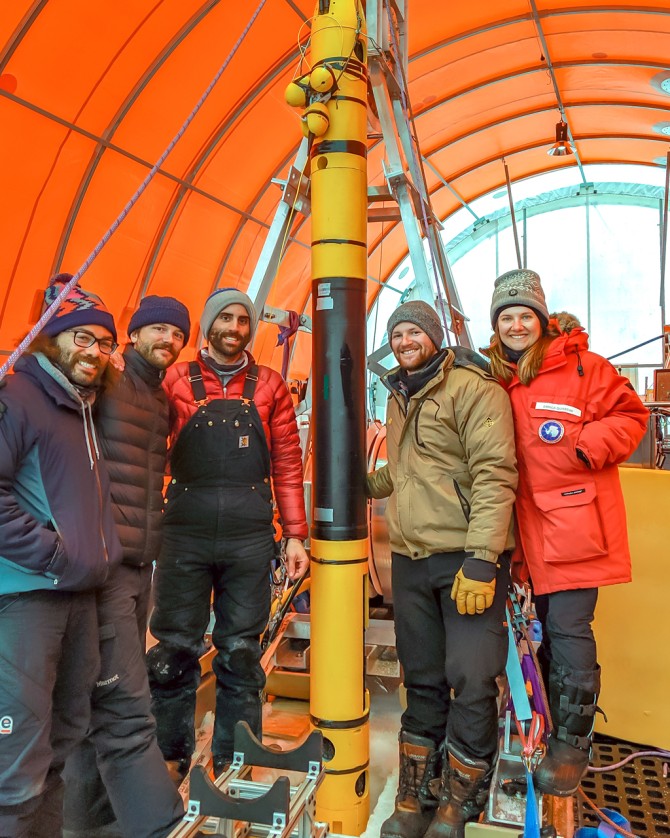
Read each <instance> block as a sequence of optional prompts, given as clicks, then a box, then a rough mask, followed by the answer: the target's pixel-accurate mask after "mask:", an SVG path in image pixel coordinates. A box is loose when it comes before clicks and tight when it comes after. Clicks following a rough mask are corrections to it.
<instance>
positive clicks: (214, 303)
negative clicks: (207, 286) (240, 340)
mask: <svg viewBox="0 0 670 838" xmlns="http://www.w3.org/2000/svg"><path fill="white" fill-rule="evenodd" d="M235 303H237V304H238V305H241V306H244V308H246V310H247V314H248V315H249V339H250V340H251V339H252V338H253V336H254V332H255V331H256V322H257V320H258V316H257V314H256V309H255V308H254V304H253V303H252V302H251V297H248V296H247V295H246V294H245V293H244V291H240V290H238V289H237V288H219V289H218V290H217V291H214V293H213V294H210V295H209V297H208V298H207V301H206V302H205V308H204V309H203V312H202V317H201V318H200V329H201V330H202V336H203V337H204V338H205V340H207V337H208V335H209V331H210V329H211V328H212V324H213V323H214V321H215V320H216V318H217V317H218V316H219V314H220V313H221V312H222V311H223V309H224V308H228V306H232V305H235Z"/></svg>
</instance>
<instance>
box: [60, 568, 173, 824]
mask: <svg viewBox="0 0 670 838" xmlns="http://www.w3.org/2000/svg"><path fill="white" fill-rule="evenodd" d="M151 576H152V567H151V566H147V567H132V566H129V565H120V566H119V567H117V568H116V569H115V570H114V571H113V572H112V574H111V575H110V576H109V578H108V579H107V581H106V583H105V585H104V586H103V587H102V588H101V589H100V590H99V591H98V592H97V611H98V621H99V625H100V657H101V668H100V675H99V677H98V680H97V684H96V687H95V690H94V692H93V696H92V708H91V728H90V733H89V737H88V739H87V740H86V741H85V742H84V743H82V744H81V746H80V747H79V748H77V749H76V751H75V752H74V753H73V754H72V756H71V757H70V759H69V760H68V763H67V767H66V772H65V775H64V778H65V781H66V791H65V808H64V812H65V827H66V829H68V830H69V831H71V832H73V833H75V834H77V833H79V834H80V835H82V836H84V835H86V836H93V835H95V832H94V830H95V828H96V827H100V826H103V825H105V824H109V823H111V822H112V821H113V820H114V816H115V815H116V819H117V821H118V825H119V828H120V832H121V834H123V835H124V836H128V838H131V837H132V838H163V836H165V835H167V834H168V833H169V832H170V831H171V830H172V829H173V828H174V826H175V825H176V824H177V823H178V822H179V820H180V819H181V818H182V816H183V814H184V809H183V805H182V800H181V797H180V796H179V794H178V792H177V790H176V788H175V786H174V783H173V782H172V780H171V779H170V776H169V775H168V772H167V769H166V767H165V762H164V760H163V756H162V754H161V752H160V749H159V748H158V743H157V741H156V725H155V722H154V718H153V716H152V714H151V696H150V693H149V683H148V679H147V671H146V665H145V662H144V650H145V646H146V618H147V608H148V603H149V597H150V589H151ZM96 754H97V765H96ZM105 790H106V792H107V794H105ZM107 796H108V797H109V801H111V807H110V806H109V801H108V799H107Z"/></svg>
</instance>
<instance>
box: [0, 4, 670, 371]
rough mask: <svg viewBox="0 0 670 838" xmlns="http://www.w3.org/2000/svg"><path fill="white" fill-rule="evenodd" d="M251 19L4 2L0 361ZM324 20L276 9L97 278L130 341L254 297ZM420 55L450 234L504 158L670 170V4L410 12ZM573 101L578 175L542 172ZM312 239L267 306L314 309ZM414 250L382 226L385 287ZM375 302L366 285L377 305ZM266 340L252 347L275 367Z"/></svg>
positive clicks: (298, 237) (418, 101)
mask: <svg viewBox="0 0 670 838" xmlns="http://www.w3.org/2000/svg"><path fill="white" fill-rule="evenodd" d="M337 2H342V0H337ZM256 5H257V4H256V2H253V0H244V2H232V0H206V2H203V0H115V2H111V0H96V1H95V2H93V3H91V2H82V0H33V2H29V0H5V2H4V3H3V4H2V11H1V12H0V126H1V128H0V171H1V172H2V195H3V200H2V205H1V207H0V216H1V219H0V223H1V226H2V239H1V241H2V248H1V249H0V270H1V272H2V277H3V280H2V284H1V285H0V350H2V351H4V352H5V353H6V352H7V351H9V350H11V349H13V348H14V346H15V345H16V343H17V341H18V340H19V339H20V338H22V337H23V335H24V334H25V333H26V331H27V329H28V327H29V325H30V323H31V317H33V318H34V316H35V312H36V303H35V300H36V295H37V292H38V291H39V289H42V288H43V287H44V285H45V283H46V281H47V279H48V277H49V276H50V275H51V274H53V273H55V272H58V271H70V272H72V273H74V272H75V271H77V270H78V269H79V268H80V266H81V265H82V264H83V263H84V261H85V260H86V258H87V256H88V255H89V254H90V253H91V251H92V250H93V248H94V247H95V245H96V244H97V243H98V241H99V240H100V238H101V237H102V235H103V234H104V233H105V232H106V230H107V229H108V227H109V226H110V225H111V223H112V222H113V221H114V219H115V218H116V217H117V216H118V214H119V213H120V211H121V210H122V208H123V207H124V205H125V204H126V202H127V201H128V200H129V199H130V197H131V196H132V195H133V194H134V193H135V191H136V190H137V188H138V186H139V185H140V184H141V182H142V181H143V180H144V178H145V177H146V176H147V174H148V172H149V171H150V170H151V168H152V166H153V164H154V163H155V161H156V160H157V159H158V158H159V157H160V155H161V154H162V153H163V151H164V150H165V149H166V147H167V146H168V144H169V143H170V141H171V140H172V138H173V137H174V135H175V134H176V133H177V131H178V129H179V128H180V126H181V125H182V123H183V122H184V120H185V119H186V117H187V116H188V114H189V113H190V112H191V110H192V109H193V108H194V106H195V105H196V103H197V102H198V100H199V99H200V97H201V95H202V94H203V92H204V90H205V89H206V88H207V85H208V84H209V82H210V81H211V79H212V78H213V77H214V75H215V73H216V72H217V70H218V69H219V67H220V66H221V65H222V63H223V62H224V59H225V58H226V56H227V55H229V53H230V52H231V50H233V49H234V47H235V46H236V44H237V43H238V41H239V40H240V38H241V36H242V35H243V31H244V28H245V27H246V25H247V24H248V22H249V20H250V18H251V15H252V14H253V12H254V9H255V8H256ZM313 13H314V2H313V0H266V2H265V4H264V6H263V8H262V9H261V11H260V14H259V15H258V17H257V19H256V20H255V22H254V23H253V25H252V26H251V27H250V28H249V31H248V32H247V33H246V35H244V37H243V38H242V39H241V41H240V43H239V49H238V50H237V52H236V53H235V55H234V57H233V58H232V60H231V61H230V63H229V65H228V66H227V68H226V70H225V72H224V73H223V75H222V77H221V79H220V80H219V82H218V83H217V85H216V86H215V87H214V89H213V92H212V93H211V95H210V96H209V98H208V99H207V101H206V102H205V104H204V105H203V107H202V108H201V110H200V111H199V113H198V114H197V115H196V117H195V118H194V119H193V121H192V123H191V124H190V125H189V127H188V128H187V130H186V131H185V132H184V134H183V137H182V138H181V139H180V140H179V142H178V143H177V144H176V146H175V148H174V150H173V151H172V152H171V153H170V155H169V156H168V157H167V159H166V160H165V162H164V163H163V165H162V166H161V169H160V171H159V173H158V174H157V175H156V177H155V178H154V179H153V180H152V182H151V184H150V185H149V187H148V188H147V190H146V192H145V193H144V194H143V195H142V197H141V198H140V199H139V200H138V202H137V204H136V205H135V206H134V207H133V209H132V210H131V211H130V212H129V214H128V217H127V218H126V220H125V221H124V222H123V224H122V225H121V226H120V227H119V228H118V230H117V231H116V232H115V233H114V235H113V236H112V237H111V239H110V240H109V242H108V243H107V244H106V246H105V247H104V249H103V250H102V251H101V253H100V255H99V256H98V257H97V258H96V259H95V261H94V262H93V264H92V266H91V267H90V268H89V270H88V271H87V273H86V275H85V276H84V278H83V279H82V285H83V286H84V287H85V288H89V289H91V290H95V291H97V292H99V293H101V294H102V295H103V296H104V299H105V301H106V303H107V304H108V305H109V307H110V308H111V309H112V310H113V312H114V313H115V315H116V316H117V319H120V321H121V325H123V322H124V319H125V318H126V317H127V313H128V311H129V309H132V308H133V307H134V306H136V305H137V303H138V301H139V299H140V298H141V297H142V296H143V295H145V294H147V293H158V294H170V295H175V296H178V297H180V298H181V299H183V300H184V302H186V304H187V305H188V306H189V307H190V309H191V311H192V312H193V313H194V314H196V315H197V313H198V312H199V311H200V309H201V307H202V304H203V302H204V300H205V298H206V296H207V295H208V294H209V293H210V292H211V291H212V290H213V289H215V288H216V287H217V286H220V285H236V286H237V287H240V288H243V289H244V288H247V287H248V285H249V280H250V278H251V275H252V273H253V269H254V266H255V264H256V261H257V258H258V255H259V253H260V250H261V248H262V245H263V242H264V240H265V237H266V235H267V229H268V226H269V224H270V222H271V221H272V218H273V214H274V210H275V208H276V206H277V202H278V199H279V197H280V194H281V193H280V190H279V188H278V187H277V186H276V185H273V184H272V183H271V179H272V178H281V177H283V176H285V175H286V172H287V168H288V166H289V165H290V163H291V162H292V161H293V158H294V156H295V153H296V150H297V147H298V144H299V141H300V138H301V131H300V125H299V120H298V116H297V113H296V111H293V110H292V109H290V108H289V107H288V106H287V105H286V104H285V102H284V95H283V94H284V89H285V87H286V85H287V83H288V82H289V81H290V79H291V78H292V77H293V76H294V75H295V74H296V73H297V71H298V68H299V65H300V61H301V51H303V50H304V48H305V45H306V44H307V39H308V36H309V26H310V20H311V17H312V15H313ZM408 45H409V65H408V87H409V97H410V101H411V103H412V107H413V115H414V119H415V127H416V132H417V136H418V139H419V143H420V147H421V152H422V155H423V157H424V158H425V160H426V161H427V163H428V165H427V166H426V167H425V172H426V177H427V182H428V187H429V190H430V192H431V195H432V199H433V203H434V208H435V212H436V214H437V215H438V216H439V217H441V218H446V217H447V216H448V215H449V214H450V213H452V212H453V211H454V210H456V209H458V208H459V207H460V206H461V205H462V202H463V201H464V202H468V201H471V200H473V199H475V198H477V197H479V196H481V195H483V194H485V193H487V192H489V191H490V190H492V189H494V188H497V187H500V186H501V185H503V184H504V182H505V175H504V167H503V163H502V158H503V156H504V159H505V161H506V162H507V165H508V167H509V173H510V177H511V178H512V180H516V179H520V178H524V177H528V176H531V175H534V174H538V173H541V172H545V171H548V170H550V169H552V168H555V167H561V166H575V165H579V164H580V163H581V164H587V163H599V162H617V163H618V162H635V163H642V164H648V165H662V163H659V159H660V160H661V161H664V159H665V155H666V152H667V149H668V136H667V133H663V129H664V128H665V127H666V126H670V116H669V115H668V112H667V109H668V105H670V99H669V98H668V94H667V93H666V92H665V90H664V87H663V85H662V82H663V81H664V79H665V78H666V77H670V71H669V64H670V62H669V61H668V59H667V56H668V55H670V0H664V2H658V3H656V4H654V5H653V6H649V5H642V4H637V3H631V2H629V3H623V2H611V0H610V2H607V3H605V2H581V1H580V0H562V2H561V3H554V2H548V0H536V1H535V2H533V0H530V2H529V0H495V2H484V3H436V2H435V0H408ZM669 89H670V88H669ZM559 97H560V100H559ZM559 101H560V103H562V106H563V108H564V114H565V118H566V121H567V123H568V125H569V128H570V131H571V135H572V137H573V138H574V141H575V146H576V150H577V154H576V155H574V156H568V157H550V156H548V155H547V153H546V151H547V149H548V147H549V146H550V145H551V144H552V143H553V142H554V133H555V125H556V123H557V122H558V121H559V119H560V115H561V112H560V108H559ZM383 158H384V148H383V144H382V143H381V142H380V141H379V140H378V139H373V138H371V139H370V140H369V173H370V182H371V183H372V184H377V185H380V184H382V183H383V169H382V162H383ZM309 228H310V223H309V220H308V219H307V220H305V219H301V220H300V221H298V222H296V224H295V226H294V228H293V230H292V235H291V237H290V240H289V241H288V243H287V250H286V256H285V258H284V261H283V263H282V266H281V268H280V271H279V275H278V277H277V280H276V281H275V283H274V286H273V289H272V292H271V295H270V297H269V300H268V302H269V303H270V304H273V305H278V306H281V307H282V308H290V309H295V310H297V311H303V310H305V309H306V308H307V310H309V293H310V251H309V241H310V234H309ZM406 252H407V245H406V242H405V238H404V235H403V231H402V229H401V228H400V227H399V226H398V225H394V224H392V223H386V224H384V225H382V224H374V225H370V230H369V275H370V277H371V278H375V279H377V280H378V281H381V282H383V281H384V280H385V279H386V278H387V277H388V275H389V274H390V272H391V271H392V270H393V268H394V267H395V266H397V264H398V262H399V261H400V260H401V259H402V258H403V257H404V256H405V254H406ZM378 290H379V284H378V282H370V283H369V295H368V297H369V302H372V300H373V298H374V296H375V295H376V293H377V292H378ZM194 331H195V330H194ZM274 334H276V332H273V333H272V335H274ZM272 335H270V333H269V332H268V334H267V335H266V337H265V338H263V335H261V338H262V340H261V342H260V344H258V343H257V345H256V346H257V349H259V348H260V349H261V354H262V355H263V358H264V360H266V361H269V360H270V357H271V354H272V343H273V342H274V341H273V340H272V339H271V337H272ZM193 339H195V336H194V338H193ZM193 339H192V340H193Z"/></svg>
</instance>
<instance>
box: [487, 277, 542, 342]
mask: <svg viewBox="0 0 670 838" xmlns="http://www.w3.org/2000/svg"><path fill="white" fill-rule="evenodd" d="M511 306H527V307H528V308H532V309H533V311H534V312H535V313H536V314H537V316H538V317H539V318H540V320H541V321H542V325H543V326H546V325H547V323H548V322H549V309H548V308H547V301H546V300H545V298H544V291H543V290H542V285H541V284H540V277H539V274H536V273H535V271H529V270H526V269H525V268H517V269H516V270H514V271H507V273H504V274H503V275H502V276H499V277H498V279H496V281H495V286H494V288H493V299H492V300H491V325H492V326H493V328H494V329H495V327H496V322H497V320H498V315H499V314H500V312H501V311H502V310H503V309H504V308H510V307H511Z"/></svg>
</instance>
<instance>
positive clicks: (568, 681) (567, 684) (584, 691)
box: [534, 667, 600, 797]
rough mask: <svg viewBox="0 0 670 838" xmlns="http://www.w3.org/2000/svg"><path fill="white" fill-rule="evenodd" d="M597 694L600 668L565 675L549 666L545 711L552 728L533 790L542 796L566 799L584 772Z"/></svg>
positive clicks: (566, 672)
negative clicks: (547, 712) (547, 704)
mask: <svg viewBox="0 0 670 838" xmlns="http://www.w3.org/2000/svg"><path fill="white" fill-rule="evenodd" d="M599 692H600V667H597V668H596V669H595V670H588V671H581V672H580V671H577V672H571V673H568V671H567V670H564V669H560V668H558V667H556V668H554V667H552V670H551V672H550V674H549V708H550V710H551V718H552V722H553V729H552V731H551V734H550V735H549V739H548V742H547V753H546V754H545V756H544V759H543V760H542V762H541V763H540V764H539V766H538V767H537V770H536V771H535V778H534V779H535V788H536V789H537V790H538V791H541V792H542V793H543V794H552V795H554V796H555V797H570V796H571V795H573V794H575V793H576V791H577V789H578V788H579V784H580V783H581V781H582V777H583V776H584V774H585V773H586V769H587V767H588V764H589V753H590V749H591V734H592V733H593V725H594V722H595V714H596V710H597V709H598V708H597V707H596V701H597V700H598V694H599Z"/></svg>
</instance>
